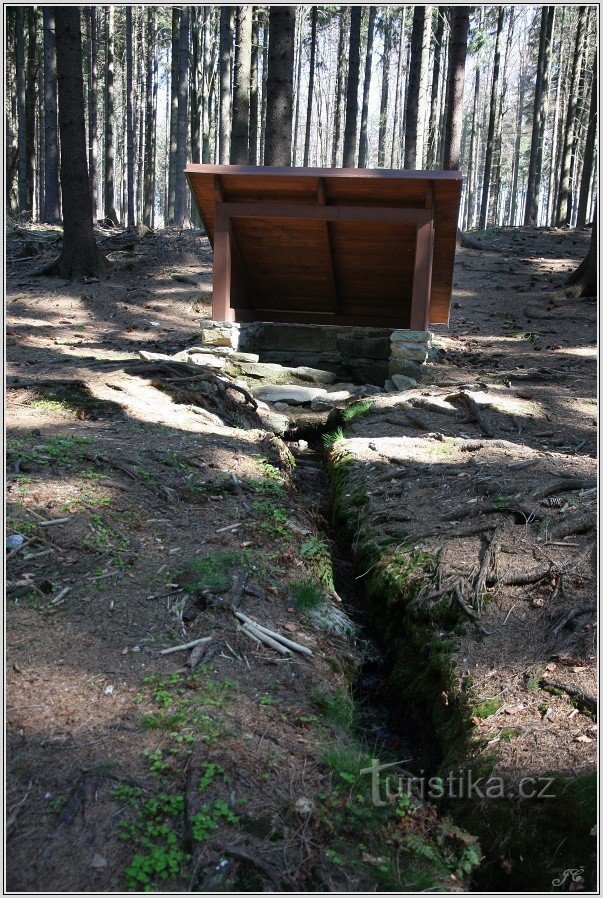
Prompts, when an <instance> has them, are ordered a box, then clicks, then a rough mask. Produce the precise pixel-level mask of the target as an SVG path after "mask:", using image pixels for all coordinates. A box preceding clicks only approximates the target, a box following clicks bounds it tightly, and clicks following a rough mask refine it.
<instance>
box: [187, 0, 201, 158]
mask: <svg viewBox="0 0 603 898" xmlns="http://www.w3.org/2000/svg"><path fill="white" fill-rule="evenodd" d="M202 9H203V7H202V6H191V12H190V29H191V60H190V79H189V81H190V122H191V162H200V161H201V117H202V116H201V41H202V30H201V28H200V26H199V21H200V19H199V17H200V15H201V10H202Z"/></svg>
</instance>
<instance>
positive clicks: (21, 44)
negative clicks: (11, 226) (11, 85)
mask: <svg viewBox="0 0 603 898" xmlns="http://www.w3.org/2000/svg"><path fill="white" fill-rule="evenodd" d="M24 8H25V7H23V6H17V12H16V21H15V31H16V69H17V150H18V160H17V177H18V184H17V190H18V202H17V208H18V210H19V212H20V213H23V212H27V211H31V210H28V206H27V146H26V140H25V20H24V16H23V10H24Z"/></svg>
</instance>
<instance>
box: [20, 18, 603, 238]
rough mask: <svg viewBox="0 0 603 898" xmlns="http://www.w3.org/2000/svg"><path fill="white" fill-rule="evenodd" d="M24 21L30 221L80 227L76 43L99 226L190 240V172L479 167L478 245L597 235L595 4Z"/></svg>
mask: <svg viewBox="0 0 603 898" xmlns="http://www.w3.org/2000/svg"><path fill="white" fill-rule="evenodd" d="M66 19H70V20H72V21H70V22H68V21H64V20H66ZM6 25H7V33H6V39H7V58H6V62H7V78H8V104H7V110H6V133H7V157H6V160H7V172H6V191H7V193H6V202H7V206H8V208H9V210H10V211H11V213H13V214H18V215H21V216H25V217H30V218H33V219H36V220H42V221H47V222H52V221H56V220H57V219H58V218H59V217H60V215H61V199H60V196H61V195H60V190H59V179H60V173H61V155H62V154H63V155H66V154H67V155H68V154H69V153H70V149H69V147H68V146H64V145H63V144H64V141H62V140H61V128H60V123H59V117H60V105H61V104H60V86H59V91H58V93H57V80H58V81H59V82H60V64H59V71H58V72H57V51H58V55H59V56H60V53H61V47H62V45H63V43H64V42H65V40H66V33H67V31H68V30H69V29H75V30H76V31H77V35H76V34H72V35H71V39H72V40H73V42H74V47H73V52H74V60H73V61H72V62H71V63H70V65H75V66H77V70H78V74H79V71H80V69H81V77H82V84H81V92H80V91H76V92H75V93H73V94H70V95H69V96H67V95H66V96H65V99H64V103H65V105H67V104H69V107H70V108H69V109H68V110H65V115H66V117H72V116H81V115H83V116H84V120H85V142H86V161H87V171H88V178H89V192H90V197H91V202H92V212H93V217H94V219H110V220H111V221H113V222H114V223H115V224H117V223H121V224H123V225H128V224H129V225H132V224H136V223H139V222H143V223H144V224H146V225H147V226H149V227H163V226H171V225H175V226H178V227H182V226H185V225H187V224H189V222H190V219H191V208H190V199H189V196H188V192H187V190H186V188H185V184H184V178H183V176H182V169H183V168H184V165H185V164H186V162H188V161H193V162H207V163H231V164H252V165H256V164H257V165H293V166H300V165H304V166H320V167H328V166H344V167H361V168H363V167H368V168H373V167H386V168H407V169H409V168H410V169H412V168H418V169H421V168H423V169H429V168H442V167H443V168H460V169H461V170H462V171H463V173H464V175H465V178H466V181H465V189H464V193H463V200H462V208H461V220H460V224H461V227H462V230H464V231H466V230H470V229H472V228H481V229H484V228H487V227H491V226H501V225H502V226H509V225H524V224H525V225H556V226H569V227H579V228H580V227H584V225H585V224H586V223H589V222H590V221H591V220H592V219H593V214H594V206H595V202H596V189H595V183H594V178H595V171H596V166H597V151H596V130H597V124H596V111H597V78H596V69H597V62H596V54H597V49H596V42H597V34H596V26H597V23H596V9H595V7H594V6H575V5H566V6H563V5H554V6H544V7H539V6H513V5H507V6H500V7H496V6H479V7H447V6H397V5H396V6H395V5H390V6H380V7H379V6H378V7H361V6H352V7H338V6H325V7H321V6H318V7H313V6H298V7H263V6H254V7H251V6H238V7H234V6H233V7H227V6H215V5H211V6H190V7H189V6H182V7H178V6H174V7H169V6H127V7H123V6H122V7H120V6H111V7H101V6H89V7H79V8H74V9H73V10H71V11H70V12H60V13H59V14H58V17H57V13H56V11H55V9H54V8H53V7H45V6H39V7H9V8H8V9H7V21H6ZM75 44H77V47H76V46H75ZM75 74H76V73H75V72H73V71H70V75H75ZM58 94H59V102H57V96H58ZM82 105H83V108H81V107H82ZM78 107H79V108H78ZM66 127H67V124H66Z"/></svg>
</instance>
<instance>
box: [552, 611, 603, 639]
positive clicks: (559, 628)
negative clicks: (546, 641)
mask: <svg viewBox="0 0 603 898" xmlns="http://www.w3.org/2000/svg"><path fill="white" fill-rule="evenodd" d="M596 610H597V606H596V605H579V606H578V607H577V608H572V610H571V611H569V612H568V613H567V614H566V615H564V617H562V619H561V620H560V621H559V623H558V624H557V626H556V627H555V628H554V630H553V631H552V633H551V636H558V635H559V633H561V631H562V630H563V629H564V628H565V627H567V625H568V624H569V622H570V621H572V620H573V619H574V618H575V617H580V615H581V614H591V613H592V612H596Z"/></svg>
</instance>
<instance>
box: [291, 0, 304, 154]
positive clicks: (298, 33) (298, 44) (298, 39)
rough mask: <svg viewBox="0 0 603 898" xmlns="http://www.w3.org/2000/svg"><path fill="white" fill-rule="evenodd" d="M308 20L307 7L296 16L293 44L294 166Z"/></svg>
mask: <svg viewBox="0 0 603 898" xmlns="http://www.w3.org/2000/svg"><path fill="white" fill-rule="evenodd" d="M305 20H306V11H305V8H304V9H302V13H301V15H300V16H298V17H297V18H296V21H295V40H294V42H293V46H294V48H295V51H294V69H295V78H294V80H293V122H294V125H293V144H292V152H293V166H294V167H295V166H296V165H297V147H298V136H299V113H300V108H301V103H300V97H301V74H302V46H303V39H304V23H305Z"/></svg>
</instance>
